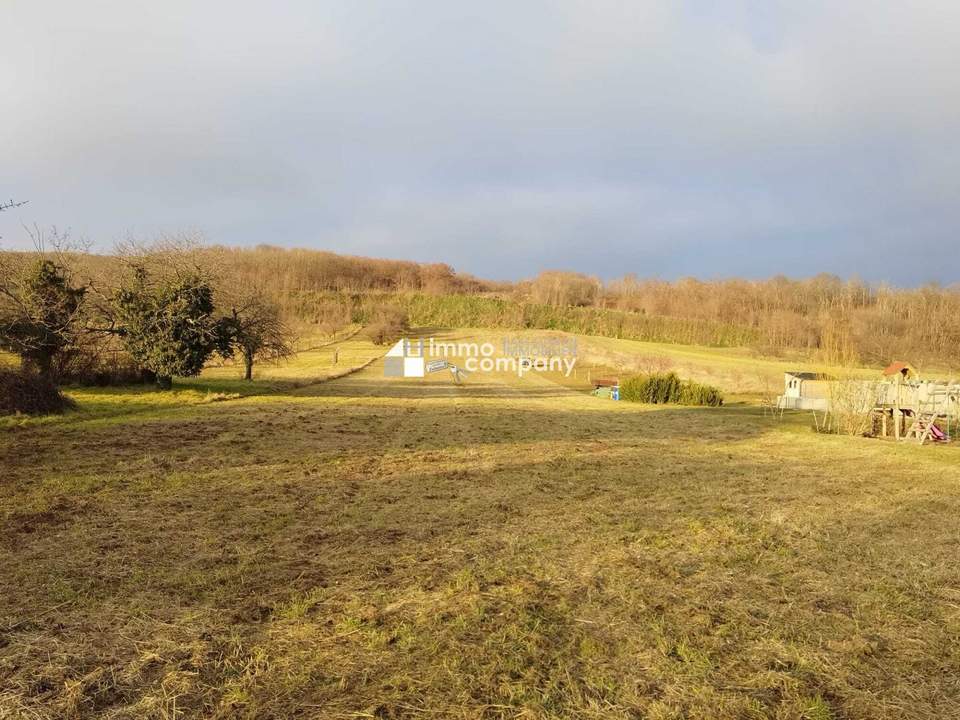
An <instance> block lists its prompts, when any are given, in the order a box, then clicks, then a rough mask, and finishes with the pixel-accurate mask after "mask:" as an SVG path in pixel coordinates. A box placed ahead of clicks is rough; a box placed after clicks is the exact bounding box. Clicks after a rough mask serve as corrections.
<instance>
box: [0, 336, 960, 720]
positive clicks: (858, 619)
mask: <svg viewBox="0 0 960 720" xmlns="http://www.w3.org/2000/svg"><path fill="white" fill-rule="evenodd" d="M448 336H449V337H457V338H463V339H468V338H471V337H477V336H482V337H483V338H484V339H486V338H487V337H488V335H487V334H486V333H481V331H475V332H473V331H459V332H457V333H452V334H449V335H448ZM340 350H341V352H340V356H339V358H338V363H337V364H336V365H334V364H333V363H332V349H331V346H328V347H323V348H316V349H314V350H310V351H308V352H306V353H304V354H303V355H301V356H300V357H298V358H296V359H295V360H294V361H292V362H290V363H287V364H281V365H279V366H276V367H270V366H267V365H264V366H262V367H260V368H259V369H258V374H257V379H256V380H255V381H254V382H253V383H246V382H244V381H243V380H241V379H239V375H240V369H239V368H237V367H214V368H210V369H208V370H207V371H205V372H204V374H203V375H202V376H201V377H200V378H197V379H194V380H191V381H189V382H182V383H178V386H177V388H176V389H175V390H174V391H173V392H169V393H161V392H156V391H153V390H150V389H147V388H123V389H93V388H79V389H71V390H70V393H71V394H72V396H73V397H74V398H75V399H76V400H77V402H78V403H79V409H78V410H77V411H73V412H70V413H68V414H66V415H65V416H63V417H60V418H45V419H40V420H22V419H21V420H9V419H7V420H5V421H3V422H4V423H5V424H4V425H0V466H2V469H3V473H2V478H0V588H2V589H3V592H0V718H2V719H3V720H6V719H7V718H18V719H19V718H51V719H52V718H97V719H102V720H106V719H108V718H109V719H110V720H115V719H118V718H130V719H133V718H138V719H139V718H148V719H150V718H156V719H158V720H159V719H170V718H249V719H251V720H252V719H259V718H292V717H297V718H316V719H321V718H323V719H326V718H344V719H346V718H410V719H413V718H440V717H443V718H462V719H464V720H466V719H468V718H470V719H480V718H483V719H494V718H496V719H506V718H524V719H536V720H548V719H559V718H597V719H601V718H602V719H604V720H606V719H614V720H616V719H622V720H626V719H628V718H629V719H631V720H634V719H637V718H650V719H666V718H676V719H679V718H782V719H787V718H807V719H809V720H827V719H833V720H851V719H854V718H858V719H859V718H862V719H864V720H866V719H874V718H929V719H931V720H932V719H933V718H938V719H939V718H947V717H958V716H960V687H958V685H957V683H956V678H957V677H958V674H960V645H958V642H957V639H958V637H960V566H958V565H957V556H958V551H960V540H958V538H960V447H954V446H925V447H922V448H921V447H918V446H916V445H908V444H896V443H893V442H884V441H879V440H870V439H865V438H856V437H855V438H848V437H837V436H826V435H819V434H816V433H814V432H813V431H812V430H811V429H810V421H809V418H808V416H806V415H804V414H796V415H791V414H788V415H787V416H785V418H784V419H783V420H782V421H778V420H774V419H772V418H770V417H766V416H764V415H763V413H762V412H761V410H760V409H759V407H757V406H754V405H749V404H737V405H733V406H731V407H725V408H716V409H694V408H677V407H673V408H663V407H655V406H637V405H632V404H628V403H616V402H612V401H606V400H600V399H597V398H593V397H591V396H589V395H588V394H587V393H586V392H584V391H583V390H582V389H578V388H577V387H576V386H570V384H569V383H566V384H563V383H561V382H559V380H560V379H559V378H558V377H555V376H546V377H542V376H533V375H530V376H527V377H525V378H523V379H519V378H517V377H516V376H514V375H511V374H509V373H500V374H492V375H481V374H474V375H472V376H470V377H468V378H467V380H466V382H465V383H464V384H463V385H460V386H457V385H454V384H453V383H452V381H451V379H450V377H449V375H447V374H440V375H433V376H430V377H428V378H425V379H389V378H385V377H383V365H382V361H380V360H376V361H375V362H373V364H371V365H369V366H368V367H366V368H365V369H362V370H359V371H358V372H354V373H352V374H350V375H348V376H345V377H342V378H339V379H332V380H327V381H322V380H323V379H324V378H327V377H330V376H331V375H334V374H337V373H339V372H342V371H344V370H345V369H350V368H354V367H360V366H361V365H363V364H365V363H366V361H367V360H369V359H370V358H372V357H377V356H379V355H382V354H383V352H385V350H386V348H384V347H381V348H377V347H375V346H373V345H371V344H369V343H368V342H367V341H365V340H362V339H359V338H354V339H351V340H348V341H347V342H345V343H344V344H343V345H342V347H341V348H340ZM581 352H582V354H583V357H584V364H583V367H582V368H581V369H580V371H582V372H587V371H588V368H591V367H592V368H603V367H605V366H606V367H616V366H617V365H623V364H624V363H625V362H626V360H627V359H628V358H630V357H635V356H646V355H652V354H663V355H665V356H667V357H669V358H670V360H671V362H672V363H673V367H674V369H676V370H677V371H678V372H680V373H681V374H684V375H688V374H689V375H691V376H694V377H696V378H697V379H703V380H707V381H710V380H712V381H714V382H716V383H717V384H720V385H721V386H723V387H725V389H727V390H728V391H732V392H736V391H742V392H750V391H753V389H754V388H755V387H757V386H753V385H752V384H751V383H753V377H754V375H755V374H759V375H762V374H767V373H769V374H770V375H771V376H776V375H777V374H779V373H781V372H782V369H783V368H785V367H792V366H793V364H792V363H785V362H781V361H775V360H764V359H755V358H751V357H748V356H746V355H740V354H738V353H737V352H736V351H730V350H725V351H714V350H701V349H696V348H685V347H680V346H660V345H656V344H647V343H632V344H628V343H626V342H625V341H613V340H610V341H608V340H605V339H595V338H582V339H581ZM591 362H592V363H593V364H591ZM580 371H578V372H580ZM777 379H778V381H779V378H777ZM578 382H580V383H583V384H584V385H585V381H584V380H583V378H581V379H580V380H579V381H578ZM737 383H740V384H737Z"/></svg>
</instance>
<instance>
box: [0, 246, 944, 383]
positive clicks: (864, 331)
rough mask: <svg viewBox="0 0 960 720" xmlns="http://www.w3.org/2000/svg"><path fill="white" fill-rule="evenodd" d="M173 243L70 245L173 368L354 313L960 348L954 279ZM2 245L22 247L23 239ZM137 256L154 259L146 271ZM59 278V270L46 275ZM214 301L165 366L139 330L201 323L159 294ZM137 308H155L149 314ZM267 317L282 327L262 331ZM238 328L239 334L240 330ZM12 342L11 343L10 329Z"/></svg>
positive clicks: (756, 341) (108, 306) (380, 323)
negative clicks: (528, 266)
mask: <svg viewBox="0 0 960 720" xmlns="http://www.w3.org/2000/svg"><path fill="white" fill-rule="evenodd" d="M170 244H171V243H169V242H168V243H167V245H168V246H169V245H170ZM173 244H174V245H175V244H176V243H173ZM141 250H143V249H142V248H141ZM187 255H189V258H190V262H191V263H192V265H191V268H192V269H190V268H187V269H181V270H177V271H176V272H171V267H173V268H182V267H183V266H184V263H185V262H186V261H185V258H186V257H187ZM166 256H167V257H168V260H169V258H170V257H177V258H179V260H178V261H177V262H173V263H172V264H171V263H170V262H167V263H164V262H158V259H159V258H161V257H164V253H163V252H161V251H160V249H158V248H156V247H154V248H153V249H152V250H151V252H139V253H138V252H131V251H130V249H129V248H127V249H124V248H120V249H118V251H117V252H116V253H113V254H111V255H93V254H90V253H83V252H81V253H73V254H71V255H70V262H71V271H72V273H73V275H74V276H77V277H79V276H83V277H85V278H88V279H90V280H88V281H85V282H89V288H87V286H86V285H82V286H83V287H84V288H87V289H88V290H89V292H85V293H84V296H83V301H82V303H81V304H82V306H83V307H84V308H85V309H84V312H83V313H81V314H84V315H88V314H89V311H90V310H91V308H93V309H94V310H96V312H97V313H99V314H100V315H101V316H102V317H104V318H109V322H108V323H107V324H108V325H109V324H110V323H112V325H110V328H111V329H110V331H109V332H108V333H107V335H108V336H109V338H110V339H111V340H112V341H117V340H119V341H120V342H119V343H118V342H108V343H107V346H108V347H111V348H114V349H117V348H119V349H122V350H123V351H124V353H125V354H126V355H129V356H133V357H135V358H136V359H137V362H138V363H140V364H142V365H144V367H149V366H150V365H156V366H158V367H160V368H161V370H160V372H159V374H158V377H161V378H164V377H171V376H174V375H177V374H179V373H182V372H186V371H190V370H195V369H196V366H197V364H198V362H199V359H203V360H206V359H207V358H208V357H209V356H210V355H211V354H217V353H219V352H220V351H221V350H223V351H224V352H230V351H231V350H232V351H233V352H234V354H236V355H242V356H243V358H244V362H245V363H246V364H247V365H248V369H249V367H252V363H253V362H254V361H256V359H257V358H258V357H259V356H261V355H263V354H264V353H265V354H266V355H267V356H269V355H271V354H273V355H276V354H283V353H282V350H281V349H280V348H281V347H282V345H283V343H281V342H278V338H279V337H280V336H281V335H282V333H279V331H278V330H277V328H280V327H285V326H291V325H307V326H310V327H311V328H313V329H315V330H320V331H322V332H333V331H335V330H337V329H339V328H342V327H343V326H345V325H347V324H350V323H361V324H372V325H374V326H376V328H378V332H379V333H380V335H383V336H384V337H386V336H387V335H389V334H390V332H389V330H390V329H393V330H394V331H395V329H396V328H399V327H403V326H404V325H405V324H406V321H407V320H409V322H410V323H411V324H414V325H435V326H474V327H484V326H486V327H504V328H549V329H557V330H566V331H570V332H580V333H585V334H595V335H608V336H613V337H623V338H632V339H638V340H651V341H657V342H675V343H684V344H703V345H716V346H749V347H752V348H754V349H756V350H757V351H759V352H762V353H764V354H771V355H782V354H791V353H796V354H802V355H804V356H808V357H809V356H814V357H816V358H818V359H822V360H824V361H829V362H859V363H871V364H878V363H886V362H889V361H890V360H893V359H904V360H910V361H912V362H914V363H917V364H937V365H946V366H950V367H954V366H958V365H960V358H958V357H957V352H956V350H957V347H958V345H960V288H958V287H956V286H953V287H939V286H936V285H928V286H924V287H921V288H912V289H903V288H895V287H890V286H884V285H872V284H869V283H865V282H862V281H859V280H856V279H852V280H842V279H840V278H838V277H835V276H831V275H819V276H816V277H814V278H808V279H800V280H794V279H788V278H786V277H783V276H777V277H774V278H770V279H767V280H742V279H729V280H716V281H701V280H695V279H689V278H688V279H681V280H678V281H675V282H668V281H663V280H655V279H640V278H638V277H636V276H634V275H627V276H625V277H622V278H618V279H616V280H613V281H608V282H602V281H601V280H599V279H598V278H596V277H592V276H588V275H585V274H582V273H576V272H564V271H545V272H542V273H540V274H539V275H538V276H537V277H535V278H532V279H529V280H522V281H518V282H493V281H487V280H482V279H479V278H476V277H473V276H471V275H466V274H463V273H458V272H456V271H455V270H454V269H453V268H451V267H450V266H449V265H445V264H442V263H416V262H410V261H398V260H381V259H374V258H363V257H353V256H347V255H338V254H335V253H331V252H323V251H314V250H305V249H284V248H278V247H271V246H267V245H261V246H257V247H254V248H229V247H220V246H214V247H209V246H199V245H196V244H194V245H193V246H192V247H191V250H190V253H188V254H183V253H179V254H178V253H171V252H169V250H168V251H167V253H166ZM4 257H5V258H7V260H5V262H8V261H9V259H10V258H11V257H13V255H12V254H7V255H6V256H4ZM138 263H139V264H140V265H144V264H146V265H151V266H152V267H151V269H150V270H149V272H147V273H146V274H145V275H143V277H142V278H140V279H138V275H137V272H136V268H137V266H138ZM0 270H2V268H0ZM188 270H189V271H188ZM48 271H49V269H48ZM4 274H5V276H6V275H7V273H6V272H4ZM119 278H122V281H119V280H118V279H119ZM227 278H228V279H229V280H228V281H226V280H225V279H227ZM48 281H50V282H52V281H53V279H52V277H51V278H48V279H47V280H46V281H44V282H48ZM183 283H186V285H184V284H183ZM205 283H206V285H209V287H210V290H211V292H212V294H213V295H212V296H211V297H210V298H207V297H206V296H205V295H204V294H203V292H200V291H199V288H202V286H204V284H205ZM100 288H108V289H109V290H110V291H109V292H104V291H102V290H101V289H100ZM240 289H244V290H243V291H242V292H241V290H240ZM122 292H128V293H131V295H130V297H129V298H128V299H127V300H125V301H124V302H125V303H126V304H124V303H122V302H121V298H126V297H127V296H126V295H122V294H118V293H122ZM244 293H246V295H244ZM8 295H9V294H8ZM144 297H152V298H153V300H152V301H151V302H152V305H151V304H149V303H148V304H146V305H144V304H143V302H142V299H143V298H144ZM135 298H140V301H135ZM7 299H9V298H7ZM71 302H72V301H70V300H69V299H68V295H67V294H64V296H63V298H62V303H63V307H62V313H63V314H64V315H66V316H70V315H72V313H71V312H70V305H71ZM210 303H213V309H212V310H210V311H209V312H208V315H209V318H208V319H207V320H204V321H203V322H201V323H200V325H195V324H192V325H190V326H189V327H190V329H192V330H196V333H195V338H194V339H195V341H196V344H195V345H194V347H195V348H196V349H197V354H196V358H197V359H195V360H191V361H189V362H187V361H183V364H182V365H181V366H179V367H174V366H173V365H174V363H173V362H172V360H169V359H168V360H166V361H164V362H165V363H167V364H169V365H170V367H169V368H168V370H169V371H167V370H164V369H163V367H161V363H160V362H159V361H158V360H156V359H154V358H155V357H164V358H169V357H170V355H169V354H168V353H167V352H166V351H163V350H162V349H161V348H162V347H163V345H164V343H161V342H160V338H159V336H158V337H154V338H144V337H143V336H142V335H141V336H138V333H141V332H142V330H138V328H142V327H152V328H154V331H153V332H154V333H160V330H159V328H161V327H162V328H165V330H164V332H166V333H167V334H168V335H169V336H170V337H174V336H175V337H178V338H187V337H189V336H190V334H189V333H186V329H187V328H186V327H182V328H180V329H177V327H178V326H177V325H176V323H175V322H174V321H173V320H172V319H171V318H168V317H167V316H166V315H165V312H166V311H161V309H160V308H173V307H177V308H182V310H178V311H177V313H174V315H175V316H181V315H182V313H187V314H189V313H197V314H201V315H202V314H204V313H205V312H207V310H205V308H208V307H209V305H210ZM150 307H152V308H153V309H152V310H150V309H149V308H150ZM264 308H267V309H266V310H265V309H264ZM234 311H236V315H235V316H234ZM0 312H3V310H2V308H0ZM130 313H134V316H131V315H130ZM136 313H141V314H143V313H146V314H147V315H148V316H149V317H148V318H147V319H146V320H144V322H143V323H138V322H137V321H136V317H135V315H136ZM150 313H152V315H150ZM95 314H96V313H95ZM4 317H9V313H6V314H5V315H2V316H0V321H3V322H4V323H7V324H8V325H9V321H8V320H3V318H4ZM195 322H199V321H195ZM205 323H209V324H211V326H210V327H207V326H206V324H205ZM54 324H55V323H54ZM265 327H266V328H273V330H272V331H270V332H261V329H262V328H265ZM225 333H226V335H225ZM231 333H232V335H231ZM278 333H279V334H278ZM53 334H54V335H57V333H53ZM249 334H252V335H253V336H255V337H254V339H253V340H251V341H250V342H248V343H242V342H240V338H242V337H244V336H245V335H249ZM226 336H229V337H232V338H233V339H232V340H231V341H230V342H227V341H225V340H223V338H224V337H226ZM90 337H94V338H97V337H100V336H97V335H96V334H94V335H92V336H90ZM137 337H140V339H139V340H137V339H136V338H137ZM87 339H88V341H89V337H88V338H87ZM382 339H384V338H381V340H382ZM101 344H102V343H101ZM68 345H70V346H71V347H69V348H68V349H67V350H65V351H63V353H61V355H62V356H63V357H66V356H68V355H70V354H71V353H73V354H74V355H77V356H82V355H83V353H81V352H79V351H78V350H77V348H78V347H80V346H82V345H83V343H79V344H77V343H72V344H71V343H68ZM5 346H6V347H8V348H10V347H12V345H11V343H10V342H8V341H7V342H5ZM147 348H152V350H148V349H147ZM181 350H183V348H181ZM187 355H188V356H191V353H187Z"/></svg>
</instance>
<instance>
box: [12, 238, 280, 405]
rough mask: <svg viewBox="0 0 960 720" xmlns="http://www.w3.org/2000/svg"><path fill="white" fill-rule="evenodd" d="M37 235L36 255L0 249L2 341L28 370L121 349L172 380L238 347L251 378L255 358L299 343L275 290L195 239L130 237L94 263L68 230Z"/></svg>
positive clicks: (63, 369) (57, 375)
mask: <svg viewBox="0 0 960 720" xmlns="http://www.w3.org/2000/svg"><path fill="white" fill-rule="evenodd" d="M35 241H36V244H37V246H38V251H39V252H38V253H37V254H35V255H26V254H6V255H3V256H2V257H0V348H3V349H4V350H7V351H10V352H13V353H16V354H17V355H18V356H19V357H20V359H21V365H22V367H23V368H24V369H25V370H27V371H32V372H35V373H37V374H38V375H40V376H42V377H44V378H48V379H54V380H60V379H70V378H69V375H70V372H69V367H70V366H69V364H68V363H67V362H66V361H67V360H68V359H70V358H75V357H76V356H77V355H84V354H86V355H90V354H93V355H95V356H96V357H99V358H102V357H105V356H109V355H111V354H115V353H121V352H122V353H124V354H125V355H126V356H127V357H129V358H130V359H131V360H132V362H133V363H134V364H135V365H136V368H137V369H138V370H139V371H140V373H141V375H142V377H143V378H144V379H149V380H153V381H155V382H156V383H157V384H158V385H159V386H160V387H161V388H169V387H170V386H171V384H172V378H173V377H176V376H180V377H188V376H192V375H196V374H198V373H199V372H200V370H201V369H202V368H203V366H204V364H205V363H206V362H207V361H208V360H209V359H210V357H211V356H212V355H214V354H218V355H220V356H221V357H223V358H232V357H234V356H239V357H240V358H241V359H242V361H243V364H244V369H245V377H246V378H247V379H248V380H249V379H251V378H252V375H253V366H254V363H255V362H256V361H258V360H260V359H264V358H271V359H277V358H281V357H285V356H288V355H290V354H291V353H292V333H291V331H290V329H289V326H288V325H287V324H286V323H285V322H284V321H283V319H282V317H281V313H280V309H279V307H278V306H277V304H276V303H275V302H274V301H273V300H272V299H271V297H270V295H269V293H267V292H264V291H263V290H262V289H257V288H255V287H251V286H244V285H243V284H241V283H238V282H237V281H236V278H232V277H229V276H223V275H221V274H218V273H217V272H215V271H214V268H213V267H212V266H211V265H210V264H209V263H207V262H205V258H204V254H203V253H202V252H198V251H197V250H196V248H193V247H191V246H189V244H185V243H179V242H173V243H166V244H162V245H154V246H151V247H146V248H144V247H138V246H134V245H128V246H127V247H124V248H122V249H121V251H120V252H119V253H118V255H117V256H116V258H114V260H115V261H116V262H111V263H109V264H106V265H104V264H99V265H98V266H97V267H99V269H100V270H101V272H99V273H90V272H89V264H87V265H85V261H87V260H89V256H88V255H84V254H81V253H77V252H73V251H71V249H70V248H68V247H67V246H66V243H65V242H63V238H62V237H58V236H56V234H54V235H53V237H52V238H50V239H49V240H48V242H44V238H43V237H42V236H41V235H40V234H39V233H38V234H37V235H36V236H35ZM78 267H81V268H83V267H86V270H87V272H85V273H83V272H80V271H78V270H77V268H78ZM104 269H109V271H110V272H108V273H104V272H102V271H103V270H104Z"/></svg>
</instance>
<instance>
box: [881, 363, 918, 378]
mask: <svg viewBox="0 0 960 720" xmlns="http://www.w3.org/2000/svg"><path fill="white" fill-rule="evenodd" d="M897 373H899V374H900V375H903V376H904V377H907V378H914V377H917V376H918V375H919V373H918V372H917V369H916V368H915V367H914V366H913V365H911V364H910V363H908V362H903V361H902V360H896V361H894V362H892V363H890V364H889V365H887V367H885V368H884V370H883V374H884V375H888V376H889V375H896V374H897Z"/></svg>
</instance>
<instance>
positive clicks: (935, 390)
mask: <svg viewBox="0 0 960 720" xmlns="http://www.w3.org/2000/svg"><path fill="white" fill-rule="evenodd" d="M872 413H873V416H874V418H875V419H876V420H877V422H878V424H879V435H880V436H881V437H889V435H890V433H891V432H892V434H893V437H894V438H896V439H897V440H909V439H916V440H918V441H919V442H920V444H921V445H922V444H923V443H924V442H926V441H927V440H935V441H948V440H950V430H951V426H953V427H954V428H956V427H958V426H960V383H955V382H939V381H924V380H909V379H906V378H904V377H903V376H902V375H900V374H897V375H894V377H893V379H892V380H889V381H886V382H883V383H880V384H879V386H878V393H877V401H876V403H875V405H874V407H873V409H872Z"/></svg>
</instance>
